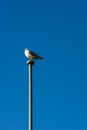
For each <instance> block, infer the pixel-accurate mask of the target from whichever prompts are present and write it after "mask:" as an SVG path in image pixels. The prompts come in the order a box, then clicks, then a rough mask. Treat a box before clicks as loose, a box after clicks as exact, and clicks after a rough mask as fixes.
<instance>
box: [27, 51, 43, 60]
mask: <svg viewBox="0 0 87 130" xmlns="http://www.w3.org/2000/svg"><path fill="white" fill-rule="evenodd" d="M29 53H30V54H31V55H32V56H34V58H35V59H43V58H42V57H41V56H39V55H38V54H36V53H35V52H33V51H30V52H29Z"/></svg>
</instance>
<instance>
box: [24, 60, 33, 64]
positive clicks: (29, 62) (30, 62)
mask: <svg viewBox="0 0 87 130" xmlns="http://www.w3.org/2000/svg"><path fill="white" fill-rule="evenodd" d="M26 64H28V65H29V64H31V65H33V64H34V61H33V60H28V61H27V62H26Z"/></svg>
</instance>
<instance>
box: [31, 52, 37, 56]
mask: <svg viewBox="0 0 87 130" xmlns="http://www.w3.org/2000/svg"><path fill="white" fill-rule="evenodd" d="M29 53H30V54H31V55H32V56H38V54H36V53H35V52H33V51H30V52H29Z"/></svg>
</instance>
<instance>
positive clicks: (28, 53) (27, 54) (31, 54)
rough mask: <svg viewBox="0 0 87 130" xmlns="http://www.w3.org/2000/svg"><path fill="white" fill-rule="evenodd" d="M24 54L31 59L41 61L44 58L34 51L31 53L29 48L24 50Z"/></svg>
mask: <svg viewBox="0 0 87 130" xmlns="http://www.w3.org/2000/svg"><path fill="white" fill-rule="evenodd" d="M24 54H25V56H26V57H27V58H29V59H36V60H41V59H43V58H42V57H40V56H39V55H38V54H36V53H35V52H33V51H29V50H28V49H27V48H25V49H24Z"/></svg>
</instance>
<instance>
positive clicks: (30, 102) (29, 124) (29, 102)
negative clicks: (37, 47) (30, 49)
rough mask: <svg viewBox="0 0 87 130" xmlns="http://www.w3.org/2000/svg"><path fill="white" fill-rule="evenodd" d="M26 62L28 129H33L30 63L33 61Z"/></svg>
mask: <svg viewBox="0 0 87 130" xmlns="http://www.w3.org/2000/svg"><path fill="white" fill-rule="evenodd" d="M26 63H27V64H28V70H29V89H28V98H29V99H28V110H29V111H28V130H33V125H32V65H33V64H34V61H32V60H28V61H27V62H26Z"/></svg>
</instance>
